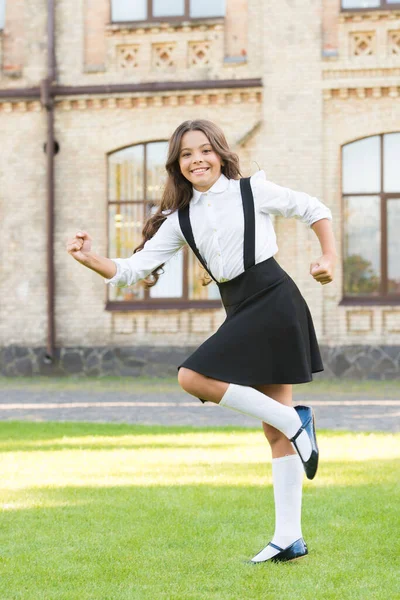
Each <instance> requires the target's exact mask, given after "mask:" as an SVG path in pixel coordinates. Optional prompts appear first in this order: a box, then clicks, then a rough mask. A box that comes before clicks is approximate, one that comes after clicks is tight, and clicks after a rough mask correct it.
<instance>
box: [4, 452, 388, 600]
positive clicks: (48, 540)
mask: <svg viewBox="0 0 400 600" xmlns="http://www.w3.org/2000/svg"><path fill="white" fill-rule="evenodd" d="M333 466H334V467H335V468H336V469H340V465H339V464H337V465H333ZM381 468H382V469H383V470H384V471H385V472H386V476H385V481H384V483H380V484H379V485H377V484H369V485H368V487H366V486H356V485H352V486H340V485H335V486H333V487H325V488H316V487H315V488H313V487H311V488H308V489H307V493H306V494H305V498H304V518H303V533H304V536H305V539H306V541H307V542H308V545H309V550H310V555H309V557H307V559H305V560H304V561H302V562H299V563H296V564H293V565H272V564H267V565H260V566H258V567H255V568H254V567H251V566H249V565H247V564H245V561H246V560H248V559H249V558H251V556H253V555H254V554H255V553H256V552H258V551H259V550H260V549H261V548H262V547H263V546H264V545H265V544H266V543H268V541H269V540H270V539H271V536H272V534H273V524H274V512H273V492H272V488H271V486H270V485H269V486H265V487H259V486H251V485H249V486H241V487H238V486H217V487H214V486H209V485H207V486H204V485H177V486H169V487H159V486H158V487H136V486H125V487H109V488H102V487H65V488H62V489H51V488H50V489H49V488H30V489H29V488H28V489H26V490H24V492H23V495H22V496H21V494H19V496H18V494H15V499H14V500H13V499H12V498H10V501H9V507H8V510H6V511H4V512H3V515H2V527H1V533H0V540H1V548H2V550H1V560H0V569H1V570H2V571H3V574H2V577H1V580H0V597H1V598H2V600H9V599H10V600H11V598H13V599H14V598H34V599H35V600H37V599H42V598H46V599H50V598H57V600H59V599H61V600H64V599H65V600H75V599H78V598H79V600H86V599H88V600H89V598H91V599H92V598H96V600H106V599H107V600H109V599H111V598H113V599H114V598H116V599H118V600H120V599H121V600H125V599H126V600H127V599H130V600H131V599H136V598H137V599H140V600H147V599H149V600H150V599H152V600H154V599H157V600H158V599H171V600H172V599H174V600H175V599H176V600H181V599H182V600H183V599H185V600H186V599H187V598H189V599H202V598H204V599H209V598H212V599H215V600H217V599H218V600H233V599H235V600H236V598H238V599H239V598H252V599H253V598H255V599H258V598H263V599H264V598H267V599H269V598H271V599H272V598H278V597H281V598H285V599H286V598H287V599H289V598H301V600H315V598H324V599H325V598H328V599H332V600H333V599H335V600H336V599H337V598H341V599H342V598H344V599H347V598H349V599H350V598H351V599H353V598H359V599H360V600H361V598H368V599H369V598H374V599H380V598H382V600H383V599H384V600H387V598H395V597H397V596H396V589H398V588H396V585H397V583H398V580H397V575H396V569H395V565H396V564H397V565H398V564H399V563H398V561H399V552H400V547H399V540H398V535H397V532H396V528H395V527H393V524H394V523H396V521H397V519H398V497H397V498H396V496H395V495H394V493H393V486H392V482H393V478H392V477H391V476H389V474H388V470H390V469H388V465H387V464H386V465H385V464H382V465H381ZM17 496H18V497H19V502H23V501H24V500H25V502H29V503H31V505H32V506H31V508H24V507H21V506H18V499H17ZM383 581H384V582H385V585H384V587H383V586H382V582H383ZM355 582H356V585H355ZM299 589H301V590H302V593H301V595H299ZM18 594H21V595H18Z"/></svg>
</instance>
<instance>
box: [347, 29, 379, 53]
mask: <svg viewBox="0 0 400 600" xmlns="http://www.w3.org/2000/svg"><path fill="white" fill-rule="evenodd" d="M375 54H376V32H375V31H351V32H350V57H351V58H353V57H356V56H373V55H375Z"/></svg>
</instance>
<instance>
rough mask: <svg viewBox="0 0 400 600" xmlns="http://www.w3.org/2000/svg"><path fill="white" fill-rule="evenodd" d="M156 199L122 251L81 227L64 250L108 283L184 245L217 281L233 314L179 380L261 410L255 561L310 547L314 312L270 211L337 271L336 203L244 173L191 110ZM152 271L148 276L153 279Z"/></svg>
mask: <svg viewBox="0 0 400 600" xmlns="http://www.w3.org/2000/svg"><path fill="white" fill-rule="evenodd" d="M166 169H167V173H168V178H167V183H166V186H165V189H164V193H163V197H162V200H161V204H160V206H159V208H158V210H157V212H156V213H155V214H154V215H152V216H151V217H150V218H149V219H148V220H147V222H146V224H145V226H144V229H143V237H144V239H143V242H142V244H141V245H140V246H139V247H138V248H136V250H135V252H134V254H133V255H132V256H131V257H130V258H127V259H122V258H116V259H109V258H105V257H102V256H98V255H97V254H94V253H93V252H92V251H91V242H92V238H91V237H90V235H89V234H88V233H87V232H85V231H78V232H77V233H76V235H75V237H74V239H72V240H70V241H69V242H68V244H67V250H68V252H69V253H70V254H71V256H73V258H75V259H76V260H77V261H78V262H80V263H82V264H83V265H85V266H86V267H88V268H90V269H92V270H94V271H96V272H97V273H99V274H100V275H102V276H103V277H104V278H105V281H106V282H107V283H110V284H111V285H116V286H120V287H123V286H129V285H132V284H134V283H136V282H137V281H139V280H141V279H142V280H144V281H145V284H146V285H148V286H151V285H154V284H155V283H156V282H157V280H158V278H159V276H160V272H159V269H160V267H161V266H162V265H163V264H164V263H165V262H166V261H167V260H169V259H170V258H171V257H172V256H173V255H174V254H175V253H176V252H177V251H178V250H179V249H180V248H181V247H182V246H183V245H184V244H186V243H187V244H188V245H189V246H190V248H191V249H192V250H193V252H194V253H195V255H196V256H197V258H198V260H199V261H200V262H201V264H202V265H203V267H204V268H205V270H206V271H207V272H208V274H209V275H210V277H211V278H212V279H214V280H215V281H216V283H217V285H218V287H219V290H220V293H221V298H222V302H223V304H224V307H225V310H226V313H227V318H226V320H225V322H224V323H223V324H222V326H221V327H220V328H219V329H218V331H217V332H216V333H215V334H214V335H212V336H211V337H210V338H209V339H208V340H206V341H205V342H204V343H203V344H202V345H201V346H200V347H199V348H198V349H197V350H196V351H195V352H194V353H193V354H192V355H191V356H189V357H188V358H187V359H186V361H185V362H184V363H183V364H182V365H179V367H178V381H179V383H180V385H181V387H182V388H183V389H184V390H185V391H186V392H188V393H189V394H192V395H193V396H195V397H197V398H199V399H200V400H201V401H202V402H207V401H209V402H214V403H216V404H219V405H220V406H223V407H226V408H229V409H231V410H235V411H239V412H241V413H243V414H245V415H251V416H253V417H256V418H257V419H259V420H261V421H262V425H263V428H264V433H265V436H266V437H267V439H268V441H269V443H270V445H271V450H272V475H273V485H274V499H275V533H274V536H273V539H272V541H271V542H270V543H269V544H268V545H267V546H266V547H265V548H264V549H262V550H261V551H260V552H258V554H256V555H255V556H254V557H253V558H252V559H251V561H250V562H251V563H252V564H257V563H261V562H266V561H273V562H283V561H288V560H293V559H296V558H300V557H302V556H305V555H306V554H307V552H308V551H307V546H306V544H305V542H304V539H303V537H302V532H301V499H302V480H303V468H304V470H305V472H306V475H307V477H308V478H309V479H312V478H313V477H314V476H315V473H316V471H317V466H318V447H317V441H316V435H315V427H314V416H313V412H312V409H311V408H309V407H306V406H296V407H293V406H292V405H291V404H292V384H293V383H302V382H307V381H311V380H312V373H315V372H317V371H322V370H323V365H322V361H321V357H320V353H319V348H318V343H317V340H316V336H315V332H314V327H313V322H312V319H311V315H310V312H309V309H308V307H307V304H306V302H305V300H304V298H303V297H302V295H301V294H300V292H299V290H298V288H297V286H296V284H295V283H294V282H293V280H292V279H291V278H290V277H289V275H288V274H287V273H286V272H285V271H284V270H283V269H282V268H281V267H280V266H279V264H278V263H277V262H276V261H275V259H274V258H273V257H274V254H276V252H277V251H278V248H277V245H276V237H275V232H274V229H273V226H272V223H271V219H270V216H269V215H270V214H276V215H283V216H285V217H297V218H299V219H301V220H302V221H303V222H304V223H306V224H307V225H308V226H309V227H312V228H313V230H314V231H315V233H316V235H317V236H318V239H319V242H320V245H321V249H322V256H320V257H319V258H318V259H317V260H316V261H315V262H314V263H312V264H311V268H310V273H311V275H312V276H313V278H314V279H315V280H316V281H317V282H319V283H320V284H322V285H325V284H327V283H329V282H331V281H332V280H333V272H334V266H335V261H336V251H335V242H334V237H333V233H332V228H331V223H330V221H331V219H332V216H331V212H330V210H329V209H328V208H327V207H326V206H325V205H324V204H322V203H321V202H320V201H319V200H317V198H314V197H311V196H308V195H307V194H305V193H301V192H294V191H292V190H290V189H288V188H283V187H280V186H278V185H276V184H274V183H272V182H270V181H268V180H267V179H266V177H265V174H264V172H263V171H259V172H257V173H256V174H255V175H253V176H252V177H251V178H250V179H241V178H240V170H239V161H238V157H237V156H236V155H235V154H234V153H233V152H231V151H230V150H229V147H228V144H227V142H226V139H225V136H224V134H223V132H222V131H221V129H220V128H219V127H217V126H216V125H215V124H214V123H211V122H210V121H206V120H195V121H185V122H184V123H182V124H181V125H179V127H178V128H177V129H176V131H175V132H174V133H173V135H172V137H171V139H170V142H169V153H168V159H167V163H166ZM149 276H150V278H149Z"/></svg>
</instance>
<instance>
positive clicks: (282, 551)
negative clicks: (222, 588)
mask: <svg viewBox="0 0 400 600" xmlns="http://www.w3.org/2000/svg"><path fill="white" fill-rule="evenodd" d="M268 546H272V548H275V549H276V550H279V552H278V554H275V555H274V556H272V557H271V558H267V560H261V561H255V560H250V561H248V562H249V563H250V564H252V565H261V564H263V563H266V562H274V563H278V562H289V561H290V560H297V559H298V558H302V557H303V556H306V554H308V549H307V545H306V543H305V541H304V539H303V538H299V539H298V540H296V541H295V542H293V544H291V545H290V546H288V547H287V548H280V547H279V546H277V545H276V544H273V543H272V542H270V543H269V544H268Z"/></svg>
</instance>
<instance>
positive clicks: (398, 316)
mask: <svg viewBox="0 0 400 600" xmlns="http://www.w3.org/2000/svg"><path fill="white" fill-rule="evenodd" d="M382 317H383V330H384V331H385V333H400V311H399V310H384V311H383V313H382Z"/></svg>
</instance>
